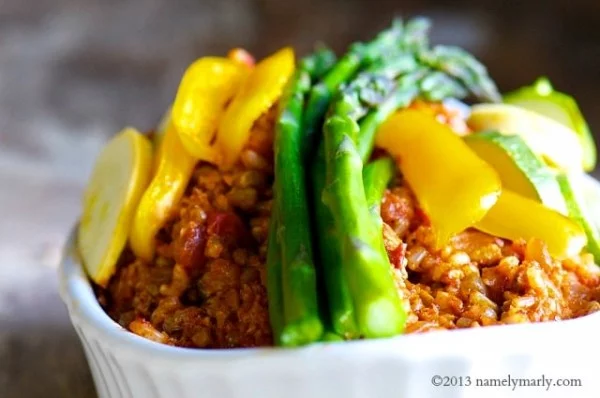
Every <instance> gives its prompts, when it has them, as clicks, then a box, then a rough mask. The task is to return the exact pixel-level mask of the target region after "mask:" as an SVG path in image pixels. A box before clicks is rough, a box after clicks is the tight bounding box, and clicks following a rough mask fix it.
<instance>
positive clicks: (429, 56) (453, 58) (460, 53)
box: [420, 45, 502, 102]
mask: <svg viewBox="0 0 600 398" xmlns="http://www.w3.org/2000/svg"><path fill="white" fill-rule="evenodd" d="M420 60H421V62H423V63H424V64H426V65H428V66H430V67H432V68H433V69H437V70H440V71H442V72H444V73H445V74H447V75H449V76H451V77H453V78H455V79H457V80H459V81H460V82H461V83H462V84H463V86H464V87H465V88H467V89H468V90H469V91H470V92H471V94H473V95H474V96H475V97H476V98H478V99H479V100H482V101H488V102H500V101H501V100H502V97H501V95H500V93H499V91H498V88H497V87H496V84H495V83H494V81H493V80H492V79H491V78H490V76H489V75H488V72H487V69H486V68H485V66H483V65H482V64H481V63H480V62H479V61H478V60H477V59H476V58H475V57H474V56H473V55H471V54H469V53H468V52H467V51H465V50H463V49H462V48H459V47H453V46H441V45H440V46H436V47H434V48H433V49H432V50H430V51H425V52H422V53H420Z"/></svg>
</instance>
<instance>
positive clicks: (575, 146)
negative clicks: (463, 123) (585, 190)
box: [467, 104, 584, 172]
mask: <svg viewBox="0 0 600 398" xmlns="http://www.w3.org/2000/svg"><path fill="white" fill-rule="evenodd" d="M467 124H468V125H469V127H471V129H473V130H474V131H476V132H477V131H485V130H495V131H498V132H499V133H502V134H509V135H513V134H518V135H520V136H521V137H522V138H523V140H525V142H526V143H527V145H528V146H529V148H531V150H532V151H533V152H534V153H535V154H536V155H538V156H539V157H540V158H542V159H543V160H544V161H545V162H546V163H547V164H548V165H550V166H552V167H554V168H556V169H559V170H561V171H566V172H572V171H582V170H583V169H584V161H583V159H584V158H583V149H582V147H581V144H580V141H579V138H578V136H577V133H575V132H574V131H573V130H572V129H570V128H568V127H566V126H565V125H563V124H561V123H559V122H557V121H555V120H554V119H551V118H549V117H547V116H544V115H542V114H540V113H537V112H534V111H530V110H528V109H525V108H521V107H518V106H515V105H508V104H476V105H473V107H472V108H471V114H470V116H469V119H468V120H467Z"/></svg>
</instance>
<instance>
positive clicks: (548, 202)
mask: <svg viewBox="0 0 600 398" xmlns="http://www.w3.org/2000/svg"><path fill="white" fill-rule="evenodd" d="M464 140H465V142H466V143H467V145H469V147H470V148H471V149H472V150H474V151H475V152H476V153H477V154H478V155H479V156H480V157H481V158H482V159H483V160H485V161H486V162H488V163H489V164H490V165H491V166H492V167H493V168H494V169H496V171H497V172H498V174H499V175H500V179H501V180H502V187H503V188H507V189H510V190H511V191H514V192H516V193H518V194H520V195H523V196H525V197H528V198H530V199H534V200H537V201H538V202H540V203H543V204H544V205H545V206H548V207H549V208H551V209H554V210H556V211H558V212H559V213H561V214H564V215H567V204H566V202H565V198H564V197H563V195H562V193H561V190H560V186H559V185H558V181H557V180H556V176H555V175H554V173H553V172H552V171H551V170H550V169H549V168H548V167H547V166H546V165H545V164H544V162H542V160H541V159H540V158H539V157H537V156H536V154H534V153H533V152H532V151H531V149H530V148H529V147H528V146H527V144H526V143H525V141H524V140H523V139H522V138H521V136H519V135H504V134H500V133H498V132H495V131H485V132H481V133H477V134H470V135H468V136H466V137H465V138H464Z"/></svg>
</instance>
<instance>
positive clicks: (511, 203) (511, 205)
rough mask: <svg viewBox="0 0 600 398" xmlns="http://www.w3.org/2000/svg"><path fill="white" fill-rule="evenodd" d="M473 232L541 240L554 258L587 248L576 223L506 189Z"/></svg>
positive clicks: (582, 231) (513, 238) (571, 254)
mask: <svg viewBox="0 0 600 398" xmlns="http://www.w3.org/2000/svg"><path fill="white" fill-rule="evenodd" d="M475 228H477V229H479V230H480V231H483V232H486V233H488V234H490V235H494V236H498V237H500V238H504V239H509V240H518V239H525V240H529V239H532V238H537V239H541V240H542V241H544V242H545V243H546V245H547V246H548V252H549V253H550V254H551V255H553V256H555V257H557V258H566V257H571V256H575V255H577V254H579V253H580V252H581V250H582V249H583V247H584V246H585V245H586V244H587V238H586V235H585V232H584V230H583V229H582V228H581V227H580V226H579V225H578V224H577V223H575V222H574V221H572V220H571V219H569V218H567V217H566V216H563V215H562V214H560V213H558V212H556V211H554V210H552V209H549V208H548V207H546V206H544V205H542V204H541V203H539V202H536V201H535V200H533V199H529V198H526V197H524V196H521V195H519V194H517V193H514V192H513V191H510V190H507V189H503V190H502V194H501V195H500V198H498V201H497V202H496V204H495V205H494V206H492V208H491V209H490V210H489V211H488V212H487V214H486V215H485V217H483V219H482V220H480V221H479V222H478V223H476V224H475Z"/></svg>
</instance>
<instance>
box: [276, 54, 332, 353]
mask: <svg viewBox="0 0 600 398" xmlns="http://www.w3.org/2000/svg"><path fill="white" fill-rule="evenodd" d="M334 60H335V57H334V56H333V54H332V53H331V51H330V50H328V49H321V50H319V51H317V52H315V53H314V54H313V55H311V56H309V57H306V58H304V59H303V60H302V61H301V63H300V66H299V67H298V68H297V70H296V72H295V73H294V75H293V77H292V78H291V79H290V82H289V84H288V85H287V86H286V90H285V93H284V94H283V96H282V98H281V101H280V109H279V116H278V119H277V123H276V128H275V140H274V141H275V142H274V151H275V184H274V206H273V211H274V213H275V214H277V218H278V221H277V225H278V230H279V234H280V236H279V238H278V239H275V238H276V237H275V236H270V237H269V242H268V252H269V253H271V254H273V257H272V258H269V259H267V262H268V267H269V268H268V269H272V270H273V274H275V276H273V279H269V289H271V290H272V291H273V294H276V293H277V292H280V294H279V295H280V297H279V299H280V300H282V302H281V304H280V305H281V306H282V308H281V310H280V311H282V313H283V321H282V322H281V323H282V325H281V326H280V327H278V328H276V329H275V328H274V333H276V342H277V343H278V344H279V345H284V346H296V345H303V344H308V343H310V342H313V341H316V340H318V339H319V338H320V337H321V334H322V333H323V327H324V326H323V320H322V319H321V316H320V314H319V309H318V294H317V275H316V270H315V265H314V261H313V248H312V239H311V226H310V222H309V209H308V203H307V189H306V175H305V169H304V164H303V159H304V155H303V153H302V151H303V150H304V149H305V148H304V147H303V145H302V140H303V136H302V114H303V108H304V97H305V95H306V93H307V92H308V90H309V89H310V85H311V79H312V78H314V77H317V76H320V75H322V74H323V73H324V71H326V70H328V69H329V68H330V67H331V65H332V64H333V62H334ZM277 252H278V257H275V253H277ZM269 260H271V263H270V262H269ZM277 260H278V261H279V263H272V262H275V261H277ZM277 271H279V272H277ZM274 311H276V310H274ZM277 313H278V312H277V311H276V312H275V313H274V314H273V317H272V319H273V320H272V322H273V323H274V324H275V323H277V321H278V319H277Z"/></svg>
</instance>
